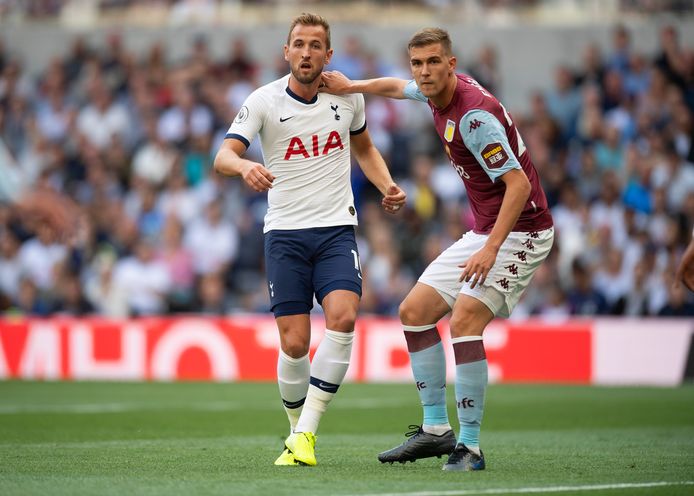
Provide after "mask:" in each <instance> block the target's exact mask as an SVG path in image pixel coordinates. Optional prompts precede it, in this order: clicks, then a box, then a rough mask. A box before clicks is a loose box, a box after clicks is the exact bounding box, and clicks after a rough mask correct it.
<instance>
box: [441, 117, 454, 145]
mask: <svg viewBox="0 0 694 496" xmlns="http://www.w3.org/2000/svg"><path fill="white" fill-rule="evenodd" d="M454 133H455V121H452V120H450V119H448V120H447V121H446V130H445V131H444V132H443V137H444V138H446V141H448V142H449V143H450V142H451V141H453V135H454Z"/></svg>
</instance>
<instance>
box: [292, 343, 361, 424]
mask: <svg viewBox="0 0 694 496" xmlns="http://www.w3.org/2000/svg"><path fill="white" fill-rule="evenodd" d="M353 341H354V332H338V331H331V330H329V329H326V330H325V335H324V336H323V340H322V341H321V343H320V345H318V349H317V350H316V354H315V355H314V357H313V362H312V363H311V378H310V386H309V388H308V393H307V395H306V402H305V403H304V409H303V411H302V412H301V417H300V418H299V422H298V423H297V425H296V427H295V429H294V430H295V432H312V433H314V434H315V433H316V431H317V430H318V423H319V422H320V418H321V416H322V415H323V413H325V410H326V409H327V408H328V404H329V403H330V401H331V400H332V399H333V397H334V396H335V393H336V392H337V389H338V388H339V387H340V384H342V380H343V379H344V378H345V374H346V373H347V369H348V368H349V359H350V356H351V354H352V342H353Z"/></svg>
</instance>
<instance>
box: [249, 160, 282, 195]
mask: <svg viewBox="0 0 694 496" xmlns="http://www.w3.org/2000/svg"><path fill="white" fill-rule="evenodd" d="M241 177H243V180H244V181H246V184H247V185H248V186H250V187H251V189H253V190H254V191H257V192H258V193H262V192H263V191H267V190H269V189H270V188H272V182H273V181H274V180H275V176H273V175H272V172H270V171H269V170H268V169H266V168H265V167H263V165H262V164H259V163H257V162H251V161H250V160H249V161H248V162H247V166H246V167H244V169H243V171H242V172H241Z"/></svg>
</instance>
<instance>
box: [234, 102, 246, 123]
mask: <svg viewBox="0 0 694 496" xmlns="http://www.w3.org/2000/svg"><path fill="white" fill-rule="evenodd" d="M246 119H248V107H246V106H245V105H244V106H243V107H241V110H239V113H238V114H236V119H234V122H235V123H236V124H241V123H243V122H245V121H246Z"/></svg>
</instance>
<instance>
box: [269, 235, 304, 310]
mask: <svg viewBox="0 0 694 496" xmlns="http://www.w3.org/2000/svg"><path fill="white" fill-rule="evenodd" d="M310 257H311V246H310V235H309V234H308V233H302V232H301V230H293V231H279V230H276V231H270V232H268V233H266V234H265V270H266V274H267V283H268V291H269V293H270V306H271V308H272V311H273V313H274V314H275V317H276V318H277V317H282V316H285V315H297V314H308V313H309V312H310V311H311V308H312V307H313V283H312V277H313V264H312V262H311V259H310Z"/></svg>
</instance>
